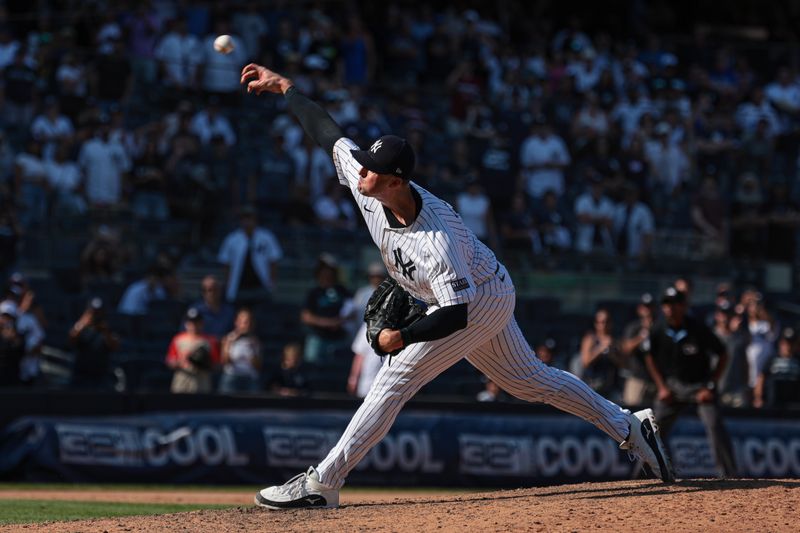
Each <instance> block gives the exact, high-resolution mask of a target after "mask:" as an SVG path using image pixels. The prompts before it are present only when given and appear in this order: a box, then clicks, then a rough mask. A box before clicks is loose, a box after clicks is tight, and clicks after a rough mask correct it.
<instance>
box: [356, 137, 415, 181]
mask: <svg viewBox="0 0 800 533" xmlns="http://www.w3.org/2000/svg"><path fill="white" fill-rule="evenodd" d="M350 153H352V154H353V157H354V158H355V160H356V161H358V162H359V163H361V166H363V167H364V168H366V169H367V170H371V171H372V172H376V173H378V174H392V175H394V176H397V177H398V178H403V179H406V180H407V179H411V178H410V177H411V173H412V172H414V164H415V163H416V157H415V156H414V149H413V148H411V145H410V144H408V141H406V140H405V139H403V138H401V137H398V136H397V135H384V136H383V137H381V138H380V139H378V140H377V141H375V142H374V143H372V146H370V147H369V150H350Z"/></svg>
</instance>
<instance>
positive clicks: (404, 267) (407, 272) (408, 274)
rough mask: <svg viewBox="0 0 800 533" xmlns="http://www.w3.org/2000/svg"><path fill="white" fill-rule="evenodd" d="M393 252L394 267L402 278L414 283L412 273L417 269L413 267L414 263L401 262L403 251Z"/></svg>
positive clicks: (396, 250)
mask: <svg viewBox="0 0 800 533" xmlns="http://www.w3.org/2000/svg"><path fill="white" fill-rule="evenodd" d="M393 252H394V267H395V268H398V269H400V270H401V272H400V273H401V274H403V277H404V278H408V279H410V280H411V281H414V271H415V270H416V269H417V267H415V266H414V261H412V260H411V259H409V260H408V262H407V263H405V262H403V250H401V249H400V248H395V249H394V250H393Z"/></svg>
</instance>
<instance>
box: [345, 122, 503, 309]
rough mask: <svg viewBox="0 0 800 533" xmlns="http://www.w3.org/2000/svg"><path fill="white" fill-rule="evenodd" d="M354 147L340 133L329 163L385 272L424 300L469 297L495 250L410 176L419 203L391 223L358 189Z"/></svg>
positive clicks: (491, 269)
mask: <svg viewBox="0 0 800 533" xmlns="http://www.w3.org/2000/svg"><path fill="white" fill-rule="evenodd" d="M358 149H359V147H358V145H356V143H354V142H353V141H352V140H351V139H348V138H346V137H342V138H341V139H339V140H338V141H336V144H335V145H334V147H333V163H334V165H335V166H336V173H337V174H338V176H339V182H340V183H341V184H342V185H345V186H347V187H348V188H349V189H350V192H352V193H353V197H354V198H355V200H356V203H357V204H358V208H359V209H360V210H361V214H362V215H363V216H364V220H365V221H366V222H367V226H368V228H369V232H370V234H371V235H372V240H374V241H375V244H377V245H378V248H380V251H381V256H382V257H383V262H384V263H385V264H386V268H387V270H388V271H389V275H390V276H391V277H392V278H394V279H395V280H397V282H398V283H399V284H400V285H401V286H402V287H403V288H404V289H406V290H407V291H408V292H409V293H411V295H412V296H414V297H415V298H417V299H419V300H422V301H423V302H425V303H426V304H428V305H429V306H431V305H436V306H438V307H444V306H448V305H456V304H462V303H467V302H470V301H472V300H473V298H475V287H477V286H479V285H481V284H482V283H483V282H485V281H487V280H488V279H490V278H492V277H493V276H494V275H496V274H497V272H498V269H499V264H498V262H497V258H496V257H495V255H494V252H492V251H491V250H490V249H489V248H488V247H487V246H486V245H485V244H483V243H482V242H481V241H480V240H478V238H477V237H476V236H475V234H474V233H472V231H470V230H469V229H468V228H467V227H466V226H465V225H464V222H463V221H462V220H461V217H460V216H459V215H458V214H457V213H456V212H455V210H454V209H453V208H452V207H451V206H450V204H448V203H447V202H445V201H443V200H441V199H439V198H437V197H436V196H434V195H433V194H431V193H429V192H428V191H426V190H425V189H423V188H422V187H420V186H419V185H416V184H415V183H414V182H413V181H412V182H411V186H412V187H414V189H416V191H417V192H418V193H419V195H420V197H421V198H422V209H421V210H420V212H419V215H418V216H417V218H416V220H414V222H413V223H412V224H411V225H410V226H408V227H403V228H393V227H391V226H390V224H389V219H388V218H387V214H386V211H387V210H385V209H384V207H383V205H382V204H381V203H380V202H379V201H378V200H376V199H374V198H369V197H366V196H364V195H362V194H361V193H359V192H358V180H359V171H360V170H361V164H360V163H359V162H358V161H356V160H355V159H354V158H353V156H352V154H351V153H350V150H358Z"/></svg>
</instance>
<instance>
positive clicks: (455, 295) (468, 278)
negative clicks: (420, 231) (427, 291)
mask: <svg viewBox="0 0 800 533" xmlns="http://www.w3.org/2000/svg"><path fill="white" fill-rule="evenodd" d="M428 254H429V265H430V267H429V269H430V271H429V273H428V279H429V280H430V284H431V290H432V291H433V294H434V295H435V296H436V303H437V304H438V305H439V307H445V306H448V305H458V304H464V303H469V302H471V301H472V300H473V299H474V298H475V294H476V290H475V282H474V281H473V280H472V275H471V274H470V270H469V268H468V267H467V264H466V262H465V261H464V258H463V257H461V255H460V254H459V253H458V250H456V249H455V245H454V243H453V242H452V240H451V239H450V237H449V236H448V235H447V234H446V233H437V234H436V235H435V236H434V238H433V239H432V240H431V249H430V250H429V251H428Z"/></svg>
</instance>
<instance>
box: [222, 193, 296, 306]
mask: <svg viewBox="0 0 800 533" xmlns="http://www.w3.org/2000/svg"><path fill="white" fill-rule="evenodd" d="M239 217H240V218H239V221H240V225H241V227H240V228H239V229H237V230H234V231H233V232H231V233H230V234H229V235H228V236H227V237H226V238H225V240H224V241H223V243H222V246H221V247H220V250H219V256H218V258H217V259H218V261H219V262H220V263H222V264H223V265H225V278H226V286H227V289H226V292H225V296H226V299H227V300H228V301H230V302H237V303H239V304H241V305H248V304H257V303H259V302H261V301H263V300H265V299H267V298H269V296H270V293H271V291H272V289H273V287H274V284H275V276H276V273H277V266H278V261H279V260H280V259H281V258H282V257H283V250H282V249H281V247H280V244H278V240H277V239H276V238H275V236H274V235H273V234H272V232H271V231H269V230H268V229H266V228H262V227H258V226H257V218H256V211H255V209H253V208H252V207H250V206H245V207H243V208H242V209H241V210H240V213H239Z"/></svg>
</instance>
